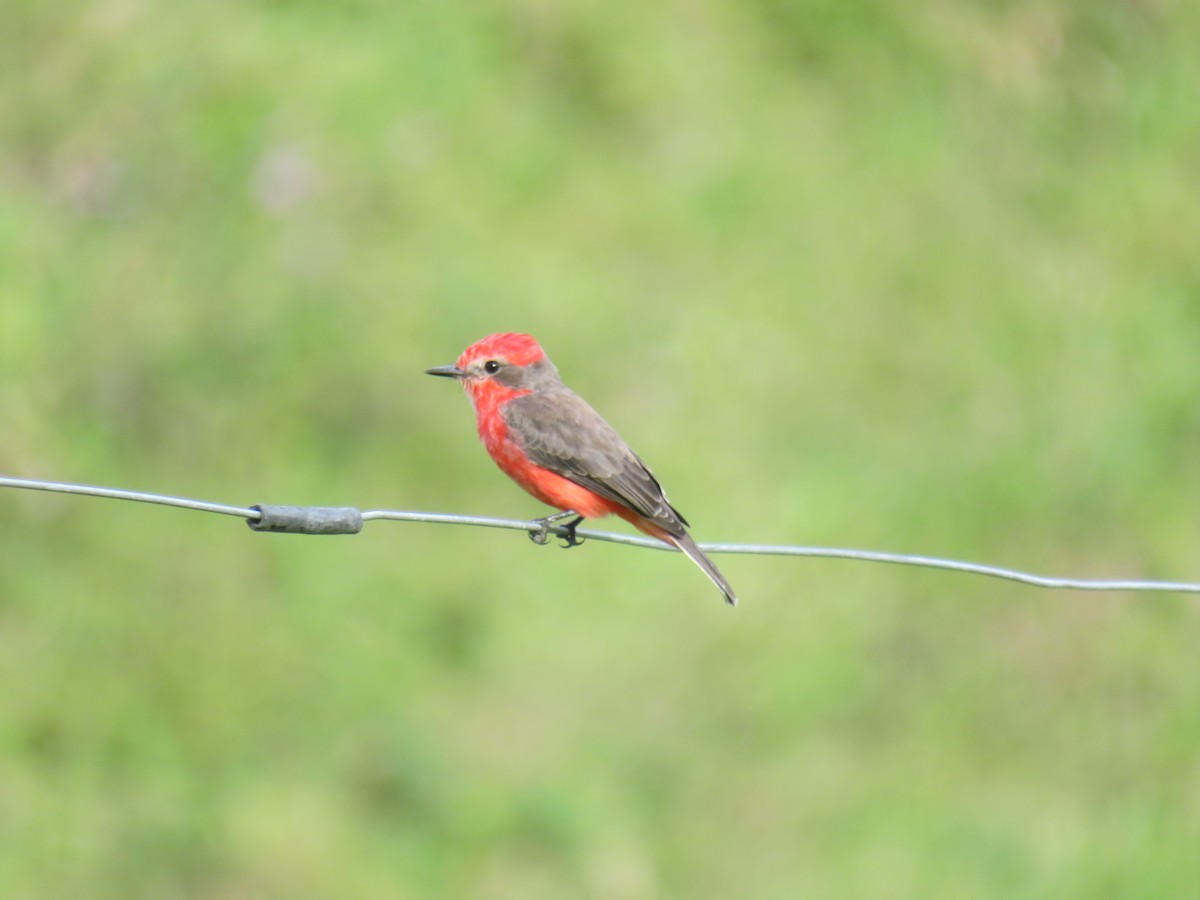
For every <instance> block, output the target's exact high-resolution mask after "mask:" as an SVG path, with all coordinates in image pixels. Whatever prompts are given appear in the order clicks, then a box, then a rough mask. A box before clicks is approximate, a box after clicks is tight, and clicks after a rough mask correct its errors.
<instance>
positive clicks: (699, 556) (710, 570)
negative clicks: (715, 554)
mask: <svg viewBox="0 0 1200 900" xmlns="http://www.w3.org/2000/svg"><path fill="white" fill-rule="evenodd" d="M662 539H663V540H665V541H669V542H670V543H672V544H674V545H675V546H676V547H678V548H679V549H680V550H682V551H683V552H684V553H686V554H687V556H688V559H690V560H691V561H692V562H694V563H695V564H696V565H698V566H699V567H700V570H701V571H702V572H704V574H705V575H707V576H708V577H709V578H710V579H712V583H713V584H715V585H716V586H717V587H718V588H720V590H721V593H722V594H724V595H725V602H726V603H728V604H729V605H730V606H737V594H735V593H734V592H733V588H731V587H730V586H729V582H728V581H726V580H725V576H724V575H722V574H721V570H720V569H718V568H717V567H716V566H714V565H713V561H712V560H711V559H709V558H708V557H707V556H705V555H704V551H702V550H701V549H700V548H699V547H697V546H696V542H695V541H693V540H692V536H691V535H690V534H688V533H687V532H686V531H685V532H684V533H683V534H680V535H673V534H665V533H664V534H663V535H662Z"/></svg>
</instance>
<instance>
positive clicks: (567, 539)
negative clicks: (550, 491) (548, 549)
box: [529, 510, 583, 547]
mask: <svg viewBox="0 0 1200 900" xmlns="http://www.w3.org/2000/svg"><path fill="white" fill-rule="evenodd" d="M567 516H575V518H574V519H573V520H572V521H570V522H568V523H567V524H566V525H564V526H562V527H563V530H564V531H565V532H566V534H563V535H560V536H561V537H562V539H563V543H562V546H563V547H578V546H579V545H580V544H582V543H583V538H581V537H579V536H578V535H576V534H575V529H576V528H578V527H579V523H580V522H582V521H583V516H580V515H576V514H575V512H573V511H572V510H567V511H566V512H561V513H556V514H555V515H553V516H546V518H544V519H535V520H534V521H535V522H537V525H538V527H537V528H536V529H531V530H530V532H529V539H530V540H531V541H533V542H534V543H535V544H537V545H538V546H539V547H543V546H545V545H546V544H548V543H549V542H550V525H551V524H552V523H554V522H557V521H558V520H559V519H564V518H566V517H567Z"/></svg>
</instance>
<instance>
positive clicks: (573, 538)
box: [562, 516, 584, 549]
mask: <svg viewBox="0 0 1200 900" xmlns="http://www.w3.org/2000/svg"><path fill="white" fill-rule="evenodd" d="M582 521H583V516H577V517H576V518H574V519H572V520H571V521H570V522H568V523H567V524H566V525H564V526H563V531H565V532H566V534H564V535H562V539H563V542H562V546H563V548H564V549H566V548H569V547H578V546H579V545H580V544H582V543H583V541H584V539H583V538H581V537H580V536H579V535H577V534H576V533H575V529H576V528H578V527H579V523H580V522H582Z"/></svg>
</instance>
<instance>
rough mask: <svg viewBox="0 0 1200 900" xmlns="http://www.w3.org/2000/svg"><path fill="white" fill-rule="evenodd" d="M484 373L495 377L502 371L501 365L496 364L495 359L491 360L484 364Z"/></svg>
mask: <svg viewBox="0 0 1200 900" xmlns="http://www.w3.org/2000/svg"><path fill="white" fill-rule="evenodd" d="M483 371H485V372H487V373H488V374H489V375H495V374H496V373H497V372H499V371H500V363H498V362H496V361H495V360H494V359H489V360H488V361H487V362H485V363H484V364H483Z"/></svg>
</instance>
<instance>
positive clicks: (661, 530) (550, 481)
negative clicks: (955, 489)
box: [425, 332, 737, 606]
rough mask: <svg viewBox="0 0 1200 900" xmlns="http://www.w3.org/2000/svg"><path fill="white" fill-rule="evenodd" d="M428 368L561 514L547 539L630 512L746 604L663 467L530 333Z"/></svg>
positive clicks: (510, 470) (571, 535)
mask: <svg viewBox="0 0 1200 900" xmlns="http://www.w3.org/2000/svg"><path fill="white" fill-rule="evenodd" d="M425 373H426V374H427V375H436V376H439V377H443V378H453V379H456V380H457V381H458V382H459V383H460V384H461V385H462V387H463V389H464V391H465V392H466V394H467V396H468V397H469V398H470V400H471V403H472V405H473V406H474V409H475V419H476V427H477V430H478V432H479V439H480V440H481V441H482V442H483V446H484V448H485V449H486V450H487V452H488V455H489V456H491V458H492V460H493V461H494V462H495V463H496V465H497V466H499V467H500V469H501V471H503V472H504V474H506V475H507V476H508V477H509V478H511V479H512V480H513V481H515V482H516V483H517V484H518V485H519V486H520V487H522V488H524V489H525V490H526V491H527V492H528V493H530V494H531V495H533V496H534V497H535V498H537V499H538V500H540V501H541V502H542V503H545V504H547V505H548V506H553V507H556V508H557V509H558V510H560V512H558V513H555V514H554V515H551V516H547V517H545V518H544V519H540V520H538V521H539V522H540V524H541V526H542V531H541V534H540V540H538V537H539V535H537V534H534V533H531V537H534V539H535V540H538V543H544V542H545V540H546V534H547V531H548V527H549V524H550V523H551V522H554V521H558V520H560V519H563V518H567V517H574V518H573V521H571V522H569V523H567V525H566V526H565V530H566V538H565V539H566V541H567V545H568V546H573V545H575V544H577V543H579V541H578V540H577V539H576V537H575V528H576V526H578V525H579V523H580V522H581V521H583V519H585V518H587V519H594V518H600V517H603V516H608V515H617V516H620V517H621V518H622V519H624V520H625V521H627V522H629V523H630V524H631V525H633V526H634V527H635V528H637V529H638V530H639V531H642V532H644V533H645V534H648V535H650V536H652V537H654V538H657V539H658V540H660V541H663V542H665V543H667V544H671V545H673V546H675V547H677V548H678V549H679V550H681V551H683V553H685V554H686V555H687V556H688V558H690V559H691V560H692V562H694V563H695V564H696V565H697V566H699V567H700V569H701V571H703V572H704V574H705V575H707V576H708V577H709V579H711V580H712V582H713V584H715V585H716V586H717V588H718V589H719V590H720V591H721V594H722V596H723V597H724V598H725V602H726V603H728V604H729V605H730V606H736V605H737V595H736V594H735V593H734V591H733V588H732V587H730V585H729V582H728V581H726V580H725V576H724V575H722V574H721V572H720V570H719V569H718V568H717V567H716V566H715V565H714V564H713V562H712V560H710V559H709V558H708V557H707V556H705V554H704V552H703V551H702V550H701V549H700V548H699V547H698V546H697V545H696V542H695V540H693V539H692V536H691V535H690V534H689V533H688V530H687V529H688V528H689V527H690V526H689V524H688V521H687V519H685V518H684V517H683V515H682V514H681V513H680V512H679V510H677V509H676V508H675V507H674V506H672V505H671V502H670V501H669V500H668V499H667V495H666V492H664V491H663V489H662V485H660V484H659V482H658V479H657V478H655V477H654V473H653V472H651V471H650V468H649V466H647V465H646V464H645V463H644V462H643V461H642V459H641V457H639V456H638V455H637V454H636V453H634V452H633V450H631V449H630V447H629V445H628V444H626V443H625V441H624V440H623V439H622V438H621V436H620V435H619V434H617V432H616V429H614V428H613V427H612V426H611V425H609V424H608V422H606V421H605V420H604V419H603V418H602V417H601V415H600V414H599V413H598V412H596V411H595V410H594V409H592V407H591V406H590V405H589V404H588V403H587V401H585V400H584V399H583V398H582V397H580V396H579V395H578V394H576V393H575V392H574V391H572V390H571V389H570V388H568V387H567V386H566V385H565V384H563V380H562V378H561V377H560V376H559V374H558V369H557V368H556V367H555V365H554V363H553V362H551V361H550V357H548V356H547V355H546V353H545V351H544V350H543V349H542V347H541V345H540V344H539V343H538V342H537V341H536V340H535V339H534V338H533V337H532V336H530V335H528V334H516V333H512V332H504V333H500V334H492V335H488V336H487V337H485V338H483V339H482V340H479V341H476V342H475V343H474V344H472V345H471V346H470V347H468V348H467V349H466V350H464V351H463V352H462V354H461V355H460V356H459V357H458V360H457V361H456V362H455V363H454V364H453V365H448V366H436V367H434V368H431V369H426V370H425Z"/></svg>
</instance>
